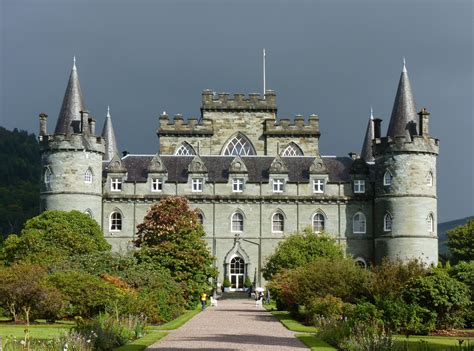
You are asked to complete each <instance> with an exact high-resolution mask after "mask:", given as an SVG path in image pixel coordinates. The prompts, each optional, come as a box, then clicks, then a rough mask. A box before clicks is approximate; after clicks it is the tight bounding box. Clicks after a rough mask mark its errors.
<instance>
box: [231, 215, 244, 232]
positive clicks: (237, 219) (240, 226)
mask: <svg viewBox="0 0 474 351" xmlns="http://www.w3.org/2000/svg"><path fill="white" fill-rule="evenodd" d="M232 231H233V232H243V231H244V216H243V215H242V213H239V212H236V213H234V214H233V215H232Z"/></svg>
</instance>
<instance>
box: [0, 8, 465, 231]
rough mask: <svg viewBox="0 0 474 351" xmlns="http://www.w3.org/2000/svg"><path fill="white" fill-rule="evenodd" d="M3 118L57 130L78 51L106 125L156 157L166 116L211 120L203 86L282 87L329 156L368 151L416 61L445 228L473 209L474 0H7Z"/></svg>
mask: <svg viewBox="0 0 474 351" xmlns="http://www.w3.org/2000/svg"><path fill="white" fill-rule="evenodd" d="M0 14H1V18H0V20H1V24H0V26H1V27H0V28H1V37H0V40H1V43H0V44H1V45H0V50H1V51H0V77H1V79H0V83H1V85H0V89H1V91H0V125H1V126H4V127H6V128H9V129H12V128H19V129H26V130H28V131H30V132H34V133H36V134H37V132H38V117H37V116H38V114H39V113H40V112H45V113H47V114H48V115H49V119H48V130H49V131H50V132H52V131H53V130H54V126H55V123H56V120H57V116H58V113H59V108H60V106H61V102H62V98H63V95H64V91H65V88H66V84H67V79H68V77H69V73H70V70H71V68H72V57H73V56H74V55H76V58H77V68H78V72H79V76H80V81H81V86H82V92H83V95H84V100H85V104H86V106H87V108H88V109H89V110H90V112H91V114H92V115H93V116H94V117H95V118H96V119H97V123H98V128H97V129H98V130H99V131H100V130H101V128H102V124H103V122H104V119H105V115H106V113H107V105H110V113H111V115H112V118H113V123H114V127H115V132H116V135H117V141H118V144H119V148H120V149H121V150H127V151H129V152H131V153H139V154H154V153H155V152H156V151H157V148H158V140H157V137H156V133H155V130H156V128H157V126H158V115H159V114H160V113H161V112H162V111H164V110H165V111H167V112H168V114H170V115H174V114H177V113H181V114H183V115H184V117H185V118H187V117H189V116H199V113H200V112H199V108H200V101H201V92H202V90H204V89H206V88H210V89H212V90H215V91H217V92H222V91H225V92H229V93H237V92H243V93H251V92H261V90H262V84H263V83H262V49H263V48H265V49H266V72H267V75H266V84H267V88H268V89H273V90H275V91H276V93H277V104H278V108H279V110H278V116H279V117H286V118H287V117H290V118H292V117H294V116H295V115H296V114H302V115H304V116H306V117H307V116H308V115H310V114H312V113H316V114H318V115H319V117H320V126H321V133H322V136H321V144H320V145H321V148H320V149H321V152H322V154H324V155H347V153H348V152H351V151H355V152H360V150H361V147H362V141H363V137H364V133H365V128H366V125H367V121H368V118H369V116H370V107H371V106H372V107H373V109H374V115H375V117H379V118H382V119H383V124H382V130H383V132H385V131H386V128H387V127H388V122H389V119H390V114H391V110H392V105H393V101H394V98H395V92H396V88H397V84H398V80H399V77H400V72H401V69H402V58H403V57H405V58H406V61H407V68H408V74H409V76H410V80H411V84H412V89H413V93H414V96H415V100H416V102H417V108H418V109H420V108H421V107H427V108H428V110H429V111H430V112H431V121H430V133H431V135H433V136H435V137H437V138H439V139H440V156H439V158H438V195H439V201H438V220H439V222H443V221H447V220H451V219H456V218H461V217H466V216H469V215H473V214H474V204H473V199H474V179H473V173H474V172H473V167H474V158H473V141H472V139H473V134H474V130H473V129H474V124H473V80H474V77H473V42H474V40H473V2H472V1H470V0H463V1H461V0H453V1H441V0H435V1H426V0H379V1H376V0H360V1H349V0H345V1H342V0H334V1H329V0H325V1H320V0H318V1H308V0H305V1H301V0H295V1H289V0H287V1H282V0H277V1H269V0H265V1H232V2H229V1H217V0H215V1H191V0H179V1H171V0H166V1H147V0H137V1H123V0H115V1H112V0H95V1H92V0H61V1H59V0H43V1H36V0H29V1H25V0H0Z"/></svg>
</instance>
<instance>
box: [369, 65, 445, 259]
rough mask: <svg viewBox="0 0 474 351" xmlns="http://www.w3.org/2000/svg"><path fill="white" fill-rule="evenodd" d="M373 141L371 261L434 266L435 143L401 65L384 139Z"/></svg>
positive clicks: (377, 128)
mask: <svg viewBox="0 0 474 351" xmlns="http://www.w3.org/2000/svg"><path fill="white" fill-rule="evenodd" d="M380 122H381V121H380V120H374V129H375V140H374V143H373V153H374V157H375V199H374V210H375V219H376V220H375V233H376V237H375V259H376V262H377V263H380V262H381V261H382V259H383V258H384V257H387V258H388V259H390V260H396V259H400V260H402V261H408V260H412V259H417V260H419V261H422V262H424V263H425V264H435V265H436V264H437V263H438V235H437V191H436V180H437V179H436V159H437V156H438V153H439V141H438V140H437V139H435V138H432V137H430V135H429V130H428V125H429V113H428V111H427V110H426V109H422V110H421V111H420V112H419V113H416V110H415V102H414V99H413V95H412V91H411V87H410V81H409V79H408V73H407V70H406V68H405V66H404V67H403V71H402V74H401V77H400V82H399V85H398V91H397V95H396V98H395V103H394V106H393V111H392V116H391V119H390V124H389V127H388V132H387V137H383V138H381V137H380Z"/></svg>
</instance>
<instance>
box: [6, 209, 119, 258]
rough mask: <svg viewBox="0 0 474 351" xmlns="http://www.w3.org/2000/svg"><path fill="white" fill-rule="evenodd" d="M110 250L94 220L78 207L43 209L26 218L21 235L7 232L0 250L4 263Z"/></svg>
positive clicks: (66, 256)
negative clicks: (60, 209)
mask: <svg viewBox="0 0 474 351" xmlns="http://www.w3.org/2000/svg"><path fill="white" fill-rule="evenodd" d="M108 250H110V245H109V244H108V243H107V241H106V240H105V239H104V235H103V233H102V230H101V229H100V227H99V225H98V224H97V222H95V221H94V220H93V219H92V218H90V217H89V216H88V215H86V214H83V213H81V212H79V211H71V212H64V211H46V212H43V213H42V214H40V215H39V216H36V217H34V218H32V219H30V220H28V222H27V223H26V225H25V228H24V229H23V230H22V232H21V235H20V236H17V235H14V234H12V235H10V236H9V237H8V238H7V239H6V240H5V242H4V243H3V247H2V248H1V250H0V257H1V258H2V259H3V260H4V261H5V263H6V264H12V263H13V262H18V261H25V262H35V263H52V262H56V261H60V260H64V259H67V258H68V257H70V256H72V255H81V254H88V253H92V252H98V251H100V252H103V251H108Z"/></svg>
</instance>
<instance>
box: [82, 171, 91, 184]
mask: <svg viewBox="0 0 474 351" xmlns="http://www.w3.org/2000/svg"><path fill="white" fill-rule="evenodd" d="M84 183H86V184H91V183H92V171H91V169H90V168H88V169H87V170H86V172H85V173H84Z"/></svg>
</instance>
